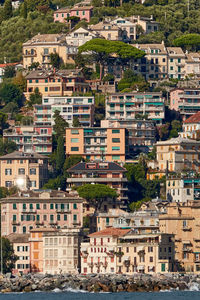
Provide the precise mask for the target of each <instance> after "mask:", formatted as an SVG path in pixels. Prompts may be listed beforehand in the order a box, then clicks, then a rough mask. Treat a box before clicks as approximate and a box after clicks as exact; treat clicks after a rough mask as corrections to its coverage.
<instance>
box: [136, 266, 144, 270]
mask: <svg viewBox="0 0 200 300" xmlns="http://www.w3.org/2000/svg"><path fill="white" fill-rule="evenodd" d="M137 269H138V270H144V269H145V267H144V266H138V267H137Z"/></svg>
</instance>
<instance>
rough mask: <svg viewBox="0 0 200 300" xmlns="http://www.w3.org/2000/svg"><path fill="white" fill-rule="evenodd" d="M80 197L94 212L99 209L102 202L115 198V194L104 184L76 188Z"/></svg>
mask: <svg viewBox="0 0 200 300" xmlns="http://www.w3.org/2000/svg"><path fill="white" fill-rule="evenodd" d="M77 191H78V194H79V196H80V197H82V198H84V199H86V200H87V201H88V202H89V204H90V205H91V206H93V207H94V208H95V211H98V210H99V209H101V206H102V204H103V202H105V201H106V202H107V201H108V200H109V199H111V200H112V201H113V200H115V199H116V198H117V192H116V191H115V190H114V189H112V188H110V187H109V186H108V185H104V184H84V185H82V186H80V187H78V188H77Z"/></svg>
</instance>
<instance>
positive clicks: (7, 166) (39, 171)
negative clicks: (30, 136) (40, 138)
mask: <svg viewBox="0 0 200 300" xmlns="http://www.w3.org/2000/svg"><path fill="white" fill-rule="evenodd" d="M0 168H1V176H0V185H1V187H7V188H10V187H12V186H17V187H18V188H19V189H21V190H27V189H31V190H32V189H40V188H42V187H43V185H44V184H45V183H46V182H47V180H48V159H47V157H45V156H43V155H41V154H38V153H24V152H19V151H14V152H13V153H10V154H6V155H3V156H1V157H0Z"/></svg>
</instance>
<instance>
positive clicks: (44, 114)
mask: <svg viewBox="0 0 200 300" xmlns="http://www.w3.org/2000/svg"><path fill="white" fill-rule="evenodd" d="M55 111H59V112H60V115H61V116H62V118H63V119H65V120H66V121H67V123H68V124H69V126H70V127H72V124H73V119H74V118H75V117H78V119H79V122H80V123H81V125H82V126H93V125H94V97H87V96H84V97H82V96H80V97H48V96H44V97H43V99H42V104H41V105H40V104H36V105H34V121H35V124H37V125H38V126H40V125H41V124H48V125H51V126H52V125H54V113H55Z"/></svg>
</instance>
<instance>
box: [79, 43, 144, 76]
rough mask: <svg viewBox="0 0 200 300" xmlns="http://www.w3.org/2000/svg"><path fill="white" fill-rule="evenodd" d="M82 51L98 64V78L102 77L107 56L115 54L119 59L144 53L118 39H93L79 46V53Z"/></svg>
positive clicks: (139, 56)
mask: <svg viewBox="0 0 200 300" xmlns="http://www.w3.org/2000/svg"><path fill="white" fill-rule="evenodd" d="M81 53H84V54H88V55H90V57H91V58H92V59H93V60H94V61H95V62H96V63H97V64H99V65H100V80H101V79H102V75H103V71H104V66H105V64H106V62H107V61H108V58H109V57H110V56H111V55H113V54H115V55H117V57H119V58H120V59H122V60H123V59H127V60H129V59H131V58H134V59H137V58H142V57H143V56H144V55H145V53H144V52H143V51H141V50H139V49H137V48H135V47H133V46H131V45H128V44H125V43H123V42H120V41H109V40H103V39H93V40H90V41H89V42H86V43H85V44H84V45H82V46H80V47H79V54H81Z"/></svg>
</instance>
